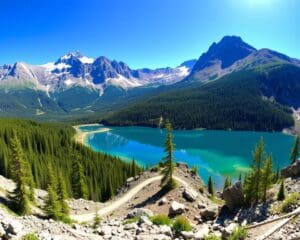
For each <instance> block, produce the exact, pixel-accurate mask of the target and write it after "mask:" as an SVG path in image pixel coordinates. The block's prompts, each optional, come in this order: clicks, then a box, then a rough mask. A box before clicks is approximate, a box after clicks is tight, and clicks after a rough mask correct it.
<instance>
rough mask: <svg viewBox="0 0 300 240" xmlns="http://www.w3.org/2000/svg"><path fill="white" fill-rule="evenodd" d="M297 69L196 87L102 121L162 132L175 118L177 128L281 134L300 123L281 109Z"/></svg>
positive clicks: (245, 75)
mask: <svg viewBox="0 0 300 240" xmlns="http://www.w3.org/2000/svg"><path fill="white" fill-rule="evenodd" d="M296 70H297V71H298V68H297V69H295V68H292V67H290V66H284V67H282V68H281V71H285V72H286V74H289V75H288V76H289V78H288V79H283V78H280V77H278V70H277V69H272V70H270V71H269V72H268V74H267V73H265V72H261V71H240V72H236V73H233V74H230V75H227V76H225V77H223V78H221V79H219V80H216V81H214V82H211V83H208V84H204V85H203V84H200V83H198V84H197V83H194V85H191V86H190V87H186V88H182V89H180V88H178V89H175V90H170V91H167V92H166V93H162V94H160V95H158V96H156V97H152V98H150V99H148V100H145V101H143V102H140V103H137V104H134V105H131V106H130V107H127V108H125V109H123V110H121V111H119V112H116V113H114V114H112V115H110V116H107V117H106V118H105V119H103V120H102V122H103V123H104V124H108V125H119V126H128V125H129V126H130V125H141V126H151V127H157V126H159V125H160V124H161V120H162V119H169V120H170V122H171V123H172V125H173V127H174V128H177V129H178V128H180V129H193V128H207V129H234V130H256V131H281V130H282V129H283V128H285V127H289V126H292V125H293V124H294V121H293V118H292V116H291V110H289V109H288V108H287V107H285V106H284V105H281V104H280V100H281V96H282V95H284V94H285V95H286V93H284V92H278V87H277V85H278V84H279V85H281V84H288V83H289V82H290V81H294V79H295V77H296V76H297V75H296V74H294V73H295V71H296ZM297 71H296V72H297ZM278 79H279V80H280V81H279V80H278ZM283 81H284V82H285V83H283ZM276 84H277V85H276ZM292 91H293V89H291V91H290V92H292ZM268 95H272V96H275V100H276V101H274V99H272V98H271V97H265V96H268ZM281 103H282V104H285V102H281Z"/></svg>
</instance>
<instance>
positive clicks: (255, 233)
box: [247, 207, 300, 240]
mask: <svg viewBox="0 0 300 240" xmlns="http://www.w3.org/2000/svg"><path fill="white" fill-rule="evenodd" d="M298 215H300V207H299V208H297V209H296V210H295V211H293V212H291V213H288V214H285V215H283V216H280V217H278V218H275V219H271V220H267V221H264V222H261V223H258V224H255V225H252V226H249V227H248V228H247V229H248V233H249V237H248V239H249V240H250V239H256V240H265V239H267V238H268V237H270V236H272V235H273V234H275V232H277V231H278V230H279V229H280V228H282V227H284V226H285V225H286V224H287V223H288V222H289V221H291V220H292V219H293V218H294V217H296V216H298Z"/></svg>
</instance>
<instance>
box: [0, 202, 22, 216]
mask: <svg viewBox="0 0 300 240" xmlns="http://www.w3.org/2000/svg"><path fill="white" fill-rule="evenodd" d="M0 208H2V209H4V210H5V211H7V212H8V213H9V214H11V215H13V216H18V214H17V213H15V212H14V211H13V210H11V209H10V208H9V207H7V206H6V205H4V204H2V203H0Z"/></svg>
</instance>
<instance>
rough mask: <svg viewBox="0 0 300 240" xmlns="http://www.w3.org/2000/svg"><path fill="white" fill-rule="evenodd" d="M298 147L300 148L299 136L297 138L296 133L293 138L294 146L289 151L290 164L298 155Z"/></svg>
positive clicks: (299, 151) (299, 153) (299, 152)
mask: <svg viewBox="0 0 300 240" xmlns="http://www.w3.org/2000/svg"><path fill="white" fill-rule="evenodd" d="M299 149H300V138H299V135H297V137H296V139H295V143H294V146H293V148H292V151H291V156H290V160H291V163H292V164H293V163H294V162H296V160H297V158H298V157H299V155H300V150H299Z"/></svg>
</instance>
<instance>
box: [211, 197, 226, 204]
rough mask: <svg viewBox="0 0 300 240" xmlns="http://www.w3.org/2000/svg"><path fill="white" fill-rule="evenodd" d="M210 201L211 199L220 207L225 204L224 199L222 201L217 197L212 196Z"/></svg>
mask: <svg viewBox="0 0 300 240" xmlns="http://www.w3.org/2000/svg"><path fill="white" fill-rule="evenodd" d="M209 199H210V200H211V201H212V202H213V203H215V204H218V205H223V204H224V203H225V202H224V200H222V199H220V198H217V197H215V196H211V197H210V198H209Z"/></svg>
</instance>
